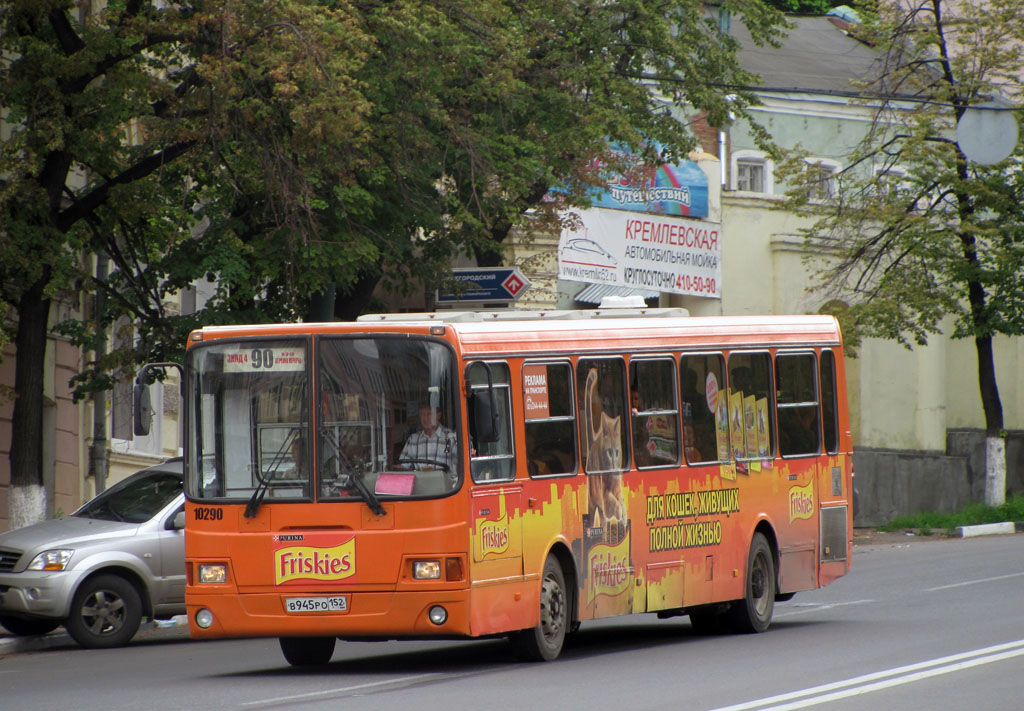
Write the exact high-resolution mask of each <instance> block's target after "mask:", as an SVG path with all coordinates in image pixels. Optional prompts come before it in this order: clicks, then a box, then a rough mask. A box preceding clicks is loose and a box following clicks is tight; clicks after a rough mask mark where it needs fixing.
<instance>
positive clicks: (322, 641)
mask: <svg viewBox="0 0 1024 711" xmlns="http://www.w3.org/2000/svg"><path fill="white" fill-rule="evenodd" d="M279 641H280V642H281V652H282V653H283V654H284V658H285V660H287V662H288V663H289V664H291V665H292V666H293V667H312V666H321V665H324V664H327V662H329V661H331V657H332V656H333V655H334V643H335V642H336V641H337V640H336V639H335V638H334V637H281V638H280V640H279Z"/></svg>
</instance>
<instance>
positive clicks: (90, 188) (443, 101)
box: [0, 0, 781, 526]
mask: <svg viewBox="0 0 1024 711" xmlns="http://www.w3.org/2000/svg"><path fill="white" fill-rule="evenodd" d="M724 6H725V7H726V8H727V9H729V10H730V11H731V12H732V13H733V15H735V16H736V17H738V18H741V19H743V21H745V22H746V23H747V24H748V26H750V28H751V32H752V34H753V35H754V36H755V37H756V38H758V39H759V40H761V41H770V39H771V37H772V36H773V33H774V32H775V31H776V30H777V29H778V27H779V26H780V23H781V16H780V15H779V13H778V12H777V11H775V10H773V9H771V8H770V7H769V6H767V5H764V4H763V3H761V2H760V1H759V0H728V2H726V3H725V4H724ZM0 7H2V14H0V49H2V51H3V55H2V56H3V57H4V60H3V61H4V63H3V65H2V66H3V72H2V75H0V105H2V106H3V107H5V108H6V109H7V111H8V114H7V116H6V117H5V121H6V122H7V125H8V126H9V127H10V135H9V137H7V138H6V139H5V140H4V141H3V144H2V146H0V214H2V215H3V226H2V228H0V229H3V231H4V239H3V240H2V242H0V245H2V246H0V288H2V294H3V299H4V301H5V302H6V303H7V304H8V305H9V307H10V308H12V309H14V311H15V312H16V324H17V326H16V333H15V334H14V341H15V344H16V347H17V356H16V357H17V362H16V383H15V394H16V399H15V409H14V428H13V429H14V436H13V442H12V448H11V455H10V456H11V470H12V497H11V502H12V517H11V520H12V525H14V526H18V525H22V524H25V523H29V522H31V521H33V520H35V519H38V518H40V517H41V516H42V512H43V510H44V503H43V502H42V499H41V496H42V487H41V484H40V482H41V429H42V428H41V412H42V380H43V378H42V364H43V360H44V359H43V357H42V356H43V352H44V349H45V345H46V338H47V333H48V331H47V324H48V321H49V315H50V309H51V300H52V299H53V298H54V296H55V295H57V294H59V293H61V292H62V291H65V290H75V289H82V290H84V291H86V292H89V293H94V292H95V293H102V294H104V296H105V298H104V299H102V300H101V301H100V303H101V304H102V309H101V310H97V311H95V312H94V313H92V314H90V315H89V316H88V318H87V319H78V320H73V321H69V322H66V323H64V324H61V326H60V327H61V329H62V330H63V331H64V332H65V333H68V334H71V336H72V337H73V338H74V339H75V342H76V343H78V344H80V345H82V346H83V347H85V348H86V349H94V348H95V349H96V352H97V353H98V354H100V356H101V357H97V358H96V359H95V360H94V361H93V362H92V363H90V364H89V366H88V367H87V368H86V370H85V372H83V373H82V374H81V376H80V377H79V378H77V379H76V382H77V385H78V393H79V394H84V393H86V392H88V391H89V390H102V389H105V388H108V387H109V386H110V383H111V379H112V377H116V373H117V371H118V369H121V371H122V373H123V372H126V371H127V372H130V370H131V369H132V367H133V366H134V364H136V363H137V362H138V361H140V360H148V359H153V360H169V359H173V358H176V357H177V358H180V357H181V351H182V345H183V343H184V339H183V335H184V333H185V332H186V331H187V330H188V329H189V328H192V327H194V326H197V325H200V324H202V323H219V322H227V321H260V320H266V321H273V320H280V319H294V318H297V317H299V316H301V315H302V314H303V313H306V312H307V311H308V309H309V304H310V295H311V294H314V293H329V292H330V290H331V289H334V290H335V291H336V293H337V295H338V296H337V301H336V304H335V314H336V315H341V316H348V317H351V316H354V315H356V314H358V313H359V312H360V311H361V310H363V309H364V308H366V306H367V304H368V303H369V298H370V295H371V294H372V291H373V288H374V287H375V286H376V285H377V284H378V283H379V282H380V281H381V280H382V279H384V280H386V281H388V282H389V283H391V284H394V285H396V286H402V285H408V284H410V283H412V282H413V281H414V279H416V278H426V279H435V280H436V275H438V274H440V273H441V272H442V271H443V270H444V269H445V268H446V266H447V264H448V262H449V260H450V258H451V256H452V255H453V254H455V253H456V252H457V251H459V250H472V251H475V252H477V253H478V254H480V255H481V258H482V259H485V260H486V259H492V260H493V259H497V258H500V257H499V255H500V248H498V247H496V246H495V245H499V244H500V242H501V241H502V240H503V239H504V237H505V236H506V235H507V234H508V232H509V230H510V229H511V228H512V226H513V225H514V224H516V222H518V221H519V220H520V219H521V218H522V216H523V215H524V213H526V212H527V211H534V212H535V213H536V215H535V219H544V217H545V216H546V217H547V219H552V220H553V219H555V217H554V215H555V212H556V209H555V206H554V205H552V204H550V203H548V202H545V199H544V198H545V196H546V195H548V194H549V192H550V189H551V188H553V187H559V188H560V189H561V191H562V192H561V195H563V201H562V202H561V203H560V205H561V206H569V207H571V206H573V205H576V204H585V203H586V191H587V188H588V185H589V184H590V183H592V182H593V181H594V180H595V176H594V175H593V172H592V171H588V167H589V166H591V165H593V164H594V162H595V161H596V160H599V159H601V157H602V156H604V155H606V154H607V152H608V151H607V149H608V144H609V141H617V142H620V143H624V144H626V145H629V146H630V147H634V148H641V147H647V148H646V150H647V153H648V155H649V154H650V153H651V150H652V149H651V148H650V147H649V146H650V143H649V141H652V140H654V141H658V142H660V143H661V145H663V146H664V150H665V151H666V155H665V157H666V158H674V157H678V156H679V155H681V154H684V153H685V152H686V151H687V150H689V149H690V148H691V147H692V146H693V145H694V139H693V136H692V135H691V134H690V133H689V131H688V129H687V128H686V126H685V125H683V124H681V123H680V122H679V121H678V120H677V118H676V117H674V116H672V115H671V112H670V111H669V107H670V106H671V105H673V104H684V103H685V104H686V105H687V106H689V107H691V108H692V110H694V111H701V112H704V113H705V114H706V115H707V116H708V117H709V120H710V121H712V122H713V123H714V122H717V123H718V124H721V123H724V120H725V118H726V116H727V115H728V112H729V111H732V112H733V113H734V114H736V113H739V114H741V115H743V114H744V113H745V108H746V106H747V104H749V103H750V102H751V101H752V100H753V98H752V96H751V95H750V94H749V93H747V92H746V91H742V90H735V89H726V88H723V87H727V86H748V85H750V84H751V83H752V81H751V80H752V77H751V76H749V75H748V74H747V73H745V72H743V71H742V70H740V69H739V67H738V66H737V64H736V59H735V49H736V48H735V43H734V42H733V41H732V40H731V39H730V38H729V37H728V36H723V35H722V34H720V33H719V31H718V29H717V24H716V23H715V22H714V21H713V20H711V19H709V18H707V17H706V16H705V11H704V8H703V5H702V3H700V2H696V0H668V1H667V2H663V1H660V0H659V1H655V0H623V1H622V2H618V3H608V2H605V1H604V0H584V1H582V2H574V3H565V2H563V1H562V0H527V1H526V2H516V3H511V2H502V1H501V0H441V1H440V2H434V1H430V2H428V1H426V0H394V1H390V2H384V1H383V0H364V1H362V2H360V1H357V0H277V1H276V2H271V3H252V2H248V1H247V0H179V1H177V2H175V1H170V2H168V1H166V0H163V1H159V2H158V1H157V0H110V2H108V3H107V4H106V5H105V6H103V7H102V9H100V10H93V9H91V6H80V5H79V4H78V3H74V2H72V0H31V1H30V0H2V6H0ZM97 7H99V6H97ZM80 8H81V9H80ZM729 92H731V93H732V95H733V96H732V97H731V99H730V100H728V101H727V99H726V93H729ZM97 254H103V255H106V256H107V257H108V258H109V260H110V264H111V270H110V272H109V274H108V275H103V274H96V273H94V271H93V270H92V268H91V256H92V255H97ZM203 277H206V278H209V279H211V280H212V281H214V282H215V284H216V288H217V293H216V296H215V298H214V299H213V300H212V301H211V302H210V303H209V304H207V306H206V308H205V309H204V310H203V311H202V312H201V313H198V314H194V315H184V316H182V315H174V314H169V313H167V311H166V309H165V304H164V298H165V296H166V295H167V294H168V293H170V292H172V291H174V290H177V289H180V288H182V287H184V286H187V285H188V284H190V283H191V282H192V281H193V280H195V279H197V278H203ZM124 323H127V324H130V328H131V330H132V331H133V335H132V338H129V339H123V340H126V341H127V344H128V345H127V346H125V347H121V348H113V349H109V350H105V349H102V348H96V347H97V346H98V339H99V338H100V337H101V335H102V334H103V333H105V332H106V331H107V329H109V328H110V327H112V326H113V325H115V324H124ZM118 327H119V328H120V326H118Z"/></svg>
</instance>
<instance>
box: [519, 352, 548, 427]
mask: <svg viewBox="0 0 1024 711" xmlns="http://www.w3.org/2000/svg"><path fill="white" fill-rule="evenodd" d="M523 399H524V401H525V403H524V404H525V405H526V419H528V420H539V419H544V418H547V417H550V416H551V415H550V412H551V411H550V409H549V407H548V367H547V366H546V365H524V366H523Z"/></svg>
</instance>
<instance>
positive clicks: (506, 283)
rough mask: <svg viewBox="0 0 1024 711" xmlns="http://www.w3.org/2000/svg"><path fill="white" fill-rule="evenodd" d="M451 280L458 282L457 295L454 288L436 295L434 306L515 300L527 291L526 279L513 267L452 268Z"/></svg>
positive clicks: (527, 282) (528, 282)
mask: <svg viewBox="0 0 1024 711" xmlns="http://www.w3.org/2000/svg"><path fill="white" fill-rule="evenodd" d="M452 279H454V280H455V281H456V282H458V283H459V289H458V290H457V291H458V293H456V290H454V289H453V290H451V291H448V292H444V293H441V292H438V294H437V303H439V304H451V303H462V302H466V301H518V300H519V297H520V296H522V295H523V294H524V293H525V292H526V290H527V289H529V288H530V280H529V279H527V278H526V277H525V276H523V275H522V273H521V272H520V271H519V269H518V268H516V267H477V268H473V269H453V270H452Z"/></svg>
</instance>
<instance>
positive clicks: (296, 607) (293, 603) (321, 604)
mask: <svg viewBox="0 0 1024 711" xmlns="http://www.w3.org/2000/svg"><path fill="white" fill-rule="evenodd" d="M284 607H285V609H286V610H287V611H288V612H348V595H333V596H331V597H286V598H285V599H284Z"/></svg>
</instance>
